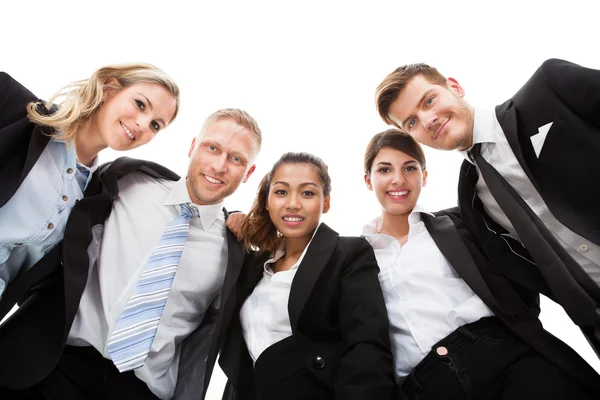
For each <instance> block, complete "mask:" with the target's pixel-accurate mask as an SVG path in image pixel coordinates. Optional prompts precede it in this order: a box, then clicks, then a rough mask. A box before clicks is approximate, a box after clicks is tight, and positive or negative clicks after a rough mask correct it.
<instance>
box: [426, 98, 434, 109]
mask: <svg viewBox="0 0 600 400" xmlns="http://www.w3.org/2000/svg"><path fill="white" fill-rule="evenodd" d="M433 98H434V96H431V97H430V98H428V99H427V101H426V102H425V107H429V106H430V105H431V103H433Z"/></svg>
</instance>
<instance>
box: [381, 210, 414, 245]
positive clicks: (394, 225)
mask: <svg viewBox="0 0 600 400" xmlns="http://www.w3.org/2000/svg"><path fill="white" fill-rule="evenodd" d="M409 215H410V213H407V214H400V215H396V214H389V213H387V212H385V211H384V212H383V215H382V216H383V218H382V221H381V230H380V231H379V232H380V233H384V234H386V235H389V236H392V237H394V238H396V239H397V240H399V241H400V242H402V241H403V240H402V239H404V238H406V236H407V235H408V231H409V225H408V216H409Z"/></svg>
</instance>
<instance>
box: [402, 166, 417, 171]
mask: <svg viewBox="0 0 600 400" xmlns="http://www.w3.org/2000/svg"><path fill="white" fill-rule="evenodd" d="M404 170H405V171H409V172H412V171H416V170H417V167H415V166H414V165H411V166H408V167H406V168H404Z"/></svg>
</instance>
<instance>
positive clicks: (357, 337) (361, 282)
mask: <svg viewBox="0 0 600 400" xmlns="http://www.w3.org/2000/svg"><path fill="white" fill-rule="evenodd" d="M266 258H267V257H266V256H264V255H263V256H262V257H259V258H258V259H257V260H254V262H252V265H250V263H247V265H245V266H244V269H243V272H242V275H241V278H240V282H239V284H238V290H237V299H234V298H233V296H231V297H230V298H229V299H228V301H229V302H230V303H235V312H236V315H238V316H239V310H240V308H241V306H242V305H243V303H244V301H245V300H246V299H247V298H248V296H249V295H250V294H251V293H252V291H253V290H254V287H255V286H256V285H257V284H258V282H259V281H260V279H261V277H262V275H263V262H264V261H265V260H266ZM378 272H379V268H378V267H377V261H376V260H375V255H374V254H373V250H372V248H371V246H370V245H369V244H368V242H367V241H366V240H365V239H362V238H356V237H339V236H338V234H337V233H336V232H335V231H333V230H332V229H331V228H329V227H328V226H327V225H325V224H321V226H320V227H319V228H318V231H317V233H316V234H315V236H314V238H313V240H312V242H311V244H310V245H309V248H308V250H307V252H306V254H305V256H304V259H303V260H302V262H301V264H300V266H299V268H298V271H297V272H296V275H295V278H294V281H293V283H292V287H291V290H290V297H289V303H288V311H289V316H290V322H291V327H292V334H293V338H294V341H295V343H296V345H297V346H298V348H299V350H300V353H301V354H303V356H302V357H301V358H302V359H301V360H289V361H290V364H285V363H279V364H274V365H273V366H272V371H271V372H272V376H271V377H270V379H273V380H277V381H281V382H283V381H284V380H285V379H286V378H288V377H290V376H291V375H293V374H295V373H297V372H299V371H298V368H299V369H300V370H304V371H306V370H307V371H308V372H309V375H310V378H311V379H307V380H306V384H305V385H301V390H302V391H303V392H302V393H298V392H295V393H294V398H306V399H311V398H319V399H320V398H331V399H333V398H336V399H345V400H352V399H356V400H359V399H360V400H364V399H390V398H393V396H394V379H393V361H392V354H391V352H390V344H389V331H388V330H389V326H388V319H387V312H386V308H385V302H384V299H383V294H382V292H381V287H380V286H379V280H378V277H377V274H378ZM234 300H235V301H234ZM229 306H231V304H230V305H229ZM263 354H265V353H263ZM263 354H261V357H262V355H263ZM259 361H260V357H259ZM296 361H299V363H296V365H298V367H297V368H296V369H295V370H294V369H293V368H291V367H290V365H292V364H294V363H295V362H296ZM219 363H220V364H221V367H222V368H223V371H224V372H225V374H226V375H227V377H228V378H229V381H228V385H227V389H226V392H225V396H224V399H237V400H243V399H256V394H255V386H254V375H253V365H252V360H251V358H250V355H249V353H248V349H247V347H246V343H245V341H244V337H243V334H242V331H241V326H240V321H239V318H235V319H234V321H233V322H232V324H231V325H230V330H229V333H228V335H227V340H226V343H225V347H224V350H223V352H222V354H221V358H220V360H219ZM314 379H317V380H318V381H319V382H320V384H319V385H315V384H314V383H313V382H314ZM282 385H285V382H284V383H282ZM284 392H285V390H284ZM290 395H291V394H290Z"/></svg>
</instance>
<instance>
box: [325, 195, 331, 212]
mask: <svg viewBox="0 0 600 400" xmlns="http://www.w3.org/2000/svg"><path fill="white" fill-rule="evenodd" d="M330 201H331V195H329V196H327V197H325V201H323V214H327V211H329V207H330V206H331V204H330Z"/></svg>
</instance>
